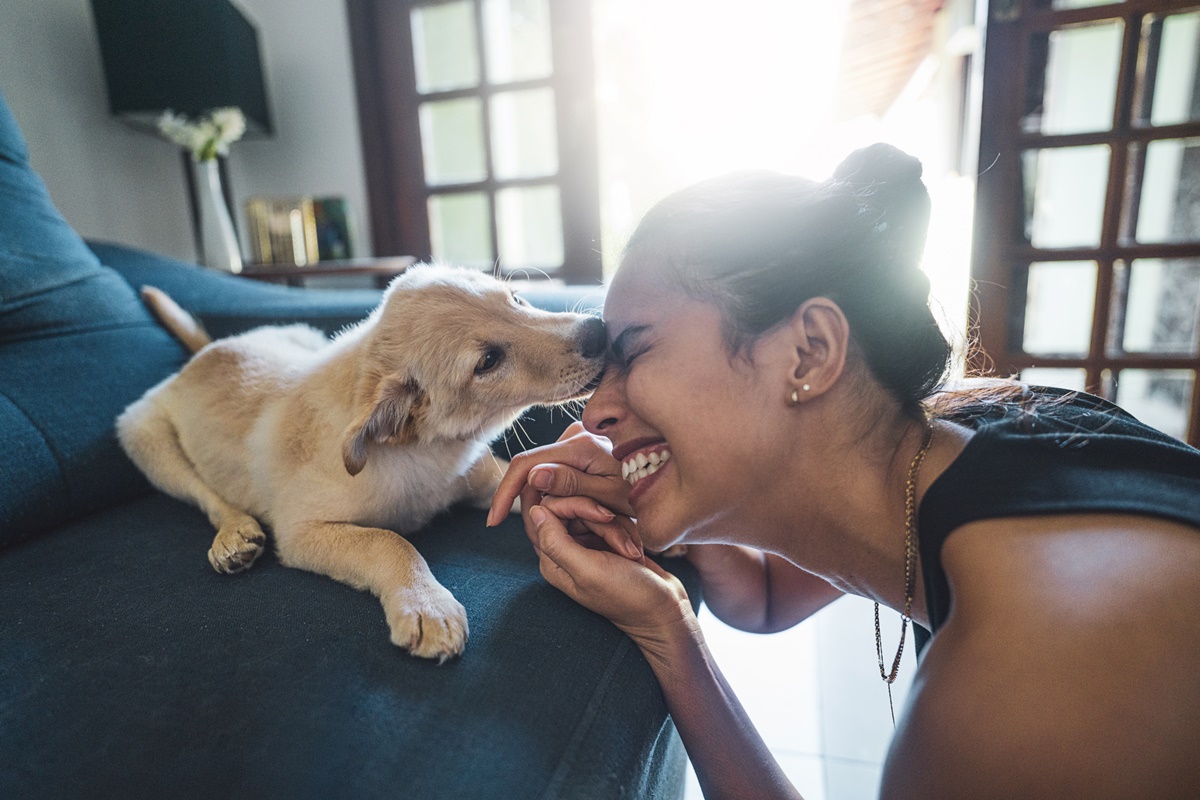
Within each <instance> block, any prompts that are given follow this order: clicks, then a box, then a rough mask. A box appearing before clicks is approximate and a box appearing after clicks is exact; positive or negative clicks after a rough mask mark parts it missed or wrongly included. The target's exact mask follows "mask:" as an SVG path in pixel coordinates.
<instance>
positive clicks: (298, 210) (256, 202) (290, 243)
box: [246, 197, 320, 267]
mask: <svg viewBox="0 0 1200 800" xmlns="http://www.w3.org/2000/svg"><path fill="white" fill-rule="evenodd" d="M246 230H247V233H248V235H249V237H250V250H251V253H252V255H253V257H254V263H256V264H294V265H296V266H298V267H303V266H307V265H308V264H315V263H317V261H319V260H320V253H319V249H318V246H317V221H316V215H315V213H314V211H313V200H312V198H311V197H283V198H281V197H251V198H250V199H249V200H247V201H246Z"/></svg>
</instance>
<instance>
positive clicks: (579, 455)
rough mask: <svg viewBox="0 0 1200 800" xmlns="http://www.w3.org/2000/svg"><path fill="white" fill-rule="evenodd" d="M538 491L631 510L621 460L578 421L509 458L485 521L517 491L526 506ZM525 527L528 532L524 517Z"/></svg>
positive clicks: (501, 511)
mask: <svg viewBox="0 0 1200 800" xmlns="http://www.w3.org/2000/svg"><path fill="white" fill-rule="evenodd" d="M543 495H548V496H553V497H571V496H583V497H590V498H592V499H593V500H595V501H597V502H598V503H599V504H600V505H601V506H603V507H604V508H607V509H610V510H611V511H614V512H616V513H617V514H623V515H625V516H632V515H633V510H632V509H631V508H630V507H629V484H628V483H627V482H626V481H625V480H624V479H623V478H622V477H621V464H620V462H618V461H617V460H616V459H615V458H613V457H612V450H611V445H609V443H608V440H607V439H604V438H603V437H600V436H593V435H592V434H590V433H588V432H587V431H586V430H584V427H583V424H582V423H579V422H576V423H573V424H572V425H571V426H570V427H569V428H567V430H566V431H565V432H564V433H563V435H562V436H560V437H559V439H558V441H557V442H555V443H554V444H551V445H546V446H544V447H537V448H534V449H533V450H528V451H526V452H524V453H521V454H519V455H517V456H516V457H515V458H513V460H512V463H511V464H509V467H508V471H507V472H506V473H505V474H504V477H503V478H502V479H501V480H500V485H499V486H498V487H497V488H496V493H495V494H494V495H493V497H492V508H491V510H490V511H489V512H488V519H487V524H488V526H489V527H490V526H492V525H498V524H499V523H500V522H501V520H503V519H504V518H505V517H507V516H508V513H509V512H510V511H511V510H512V505H513V501H514V500H516V499H517V498H518V497H520V498H521V506H522V507H523V508H531V507H532V506H535V505H537V504H538V503H539V502H540V500H541V498H542V496H543ZM595 521H596V522H600V521H602V520H599V519H596V520H595ZM525 531H526V533H528V534H529V535H530V538H532V537H533V531H532V527H531V525H530V524H529V521H528V519H526V526H525Z"/></svg>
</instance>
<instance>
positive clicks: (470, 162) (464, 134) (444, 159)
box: [420, 97, 487, 186]
mask: <svg viewBox="0 0 1200 800" xmlns="http://www.w3.org/2000/svg"><path fill="white" fill-rule="evenodd" d="M482 109H483V106H482V104H481V103H480V101H479V98H477V97H464V98H461V99H459V100H442V101H439V102H436V103H422V104H421V110H420V117H421V152H422V153H423V154H424V160H425V182H426V183H427V184H429V185H430V186H437V185H441V184H447V183H469V182H471V181H481V180H483V179H484V178H486V177H487V157H486V154H485V152H484V149H483V110H482Z"/></svg>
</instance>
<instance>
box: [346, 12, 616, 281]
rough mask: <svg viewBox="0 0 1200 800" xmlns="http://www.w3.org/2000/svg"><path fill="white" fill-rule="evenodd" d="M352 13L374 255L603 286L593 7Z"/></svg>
mask: <svg viewBox="0 0 1200 800" xmlns="http://www.w3.org/2000/svg"><path fill="white" fill-rule="evenodd" d="M349 11H350V20H351V30H352V37H353V40H354V42H353V43H354V52H355V74H356V78H357V83H358V95H359V107H360V119H361V123H362V128H363V149H364V157H365V159H366V162H367V177H368V184H369V188H370V193H371V206H372V208H371V221H372V227H373V229H374V234H373V235H374V240H375V241H374V244H375V250H376V252H377V253H379V254H409V255H416V256H418V257H421V258H430V257H432V258H434V259H438V260H442V261H447V262H451V263H455V264H461V265H464V266H474V267H479V268H484V269H489V270H490V269H493V268H494V267H495V266H496V265H499V269H500V271H501V272H504V273H513V272H523V273H526V274H531V275H536V274H543V273H544V274H546V275H550V276H553V277H557V278H561V279H563V280H566V281H569V282H599V280H600V275H601V267H600V264H601V253H600V234H599V228H600V224H599V200H598V195H599V192H598V188H597V177H596V173H597V168H596V133H595V131H596V123H595V107H594V106H595V104H594V100H593V95H594V90H593V78H592V74H593V66H592V53H591V48H590V46H589V45H588V43H589V42H590V41H591V38H590V37H591V29H590V18H589V16H588V14H589V4H588V3H585V2H577V1H576V0H571V1H570V2H563V0H432V1H431V0H424V1H421V0H406V1H401V0H393V2H388V0H350V2H349Z"/></svg>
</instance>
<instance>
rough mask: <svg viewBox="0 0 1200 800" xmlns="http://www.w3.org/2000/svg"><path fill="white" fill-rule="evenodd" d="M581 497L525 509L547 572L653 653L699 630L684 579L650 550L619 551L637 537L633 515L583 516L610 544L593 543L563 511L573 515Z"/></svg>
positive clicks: (558, 584) (570, 593)
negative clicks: (574, 530)
mask: <svg viewBox="0 0 1200 800" xmlns="http://www.w3.org/2000/svg"><path fill="white" fill-rule="evenodd" d="M581 499H582V498H565V499H563V501H560V500H559V499H557V498H547V500H546V501H545V504H544V505H534V506H530V507H528V509H527V511H525V513H526V514H528V523H529V525H530V526H531V527H532V529H533V532H532V535H531V537H530V538H531V539H532V540H533V543H534V549H535V550H536V551H537V554H538V559H539V562H540V566H541V572H542V576H543V577H544V578H545V579H546V580H547V581H548V582H549V583H550V584H551V585H553V586H555V587H556V588H558V589H559V590H561V591H562V592H563V593H564V594H566V595H567V596H568V597H570V598H571V599H572V600H574V601H575V602H577V603H579V604H580V605H582V606H584V607H585V608H589V609H591V610H592V611H595V612H596V613H597V614H600V615H601V616H604V617H607V618H608V619H609V620H610V621H612V623H613V624H614V625H616V626H617V627H618V628H620V629H621V630H622V631H624V632H625V633H626V634H627V635H628V636H629V637H630V638H631V639H633V641H634V642H635V643H636V644H637V645H638V646H639V647H640V648H641V649H642V651H643V652H647V654H648V655H649V654H651V653H657V652H662V651H665V650H666V649H667V648H668V646H669V645H670V644H671V643H672V642H674V641H678V637H680V636H688V635H693V634H694V633H695V631H696V618H695V616H694V614H693V613H692V606H691V603H690V602H689V601H688V596H687V591H686V590H685V589H684V588H683V584H681V583H680V582H679V579H678V578H676V577H675V576H674V575H672V574H671V573H669V572H667V571H666V570H664V569H663V568H662V567H660V566H659V565H658V564H656V563H655V562H654V561H652V560H650V559H647V558H645V557H644V556H641V555H639V556H638V557H637V558H636V559H635V558H633V557H632V555H620V554H619V553H620V552H621V549H623V545H622V543H623V542H632V541H636V537H637V526H636V524H635V523H633V522H632V520H630V519H629V518H628V517H614V518H613V519H612V520H610V521H608V522H604V523H596V522H593V521H590V520H583V519H579V518H578V517H577V518H576V521H578V522H580V523H581V524H582V525H583V526H584V527H586V528H587V529H588V531H590V532H591V533H592V534H593V535H595V536H597V537H599V538H600V539H602V540H603V541H604V543H605V544H606V545H608V547H606V548H603V549H592V548H591V547H588V546H587V543H586V542H585V541H584V540H582V537H577V536H575V535H572V534H571V533H570V532H568V530H567V525H566V524H564V522H563V519H560V517H559V516H558V514H564V515H570V514H571V513H572V512H573V509H572V506H571V505H570V504H571V503H573V502H576V501H578V500H581ZM551 509H556V511H552V510H551ZM568 518H569V517H568ZM638 549H639V550H640V542H639V543H638ZM614 551H615V552H614ZM626 552H629V553H632V551H629V550H626Z"/></svg>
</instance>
